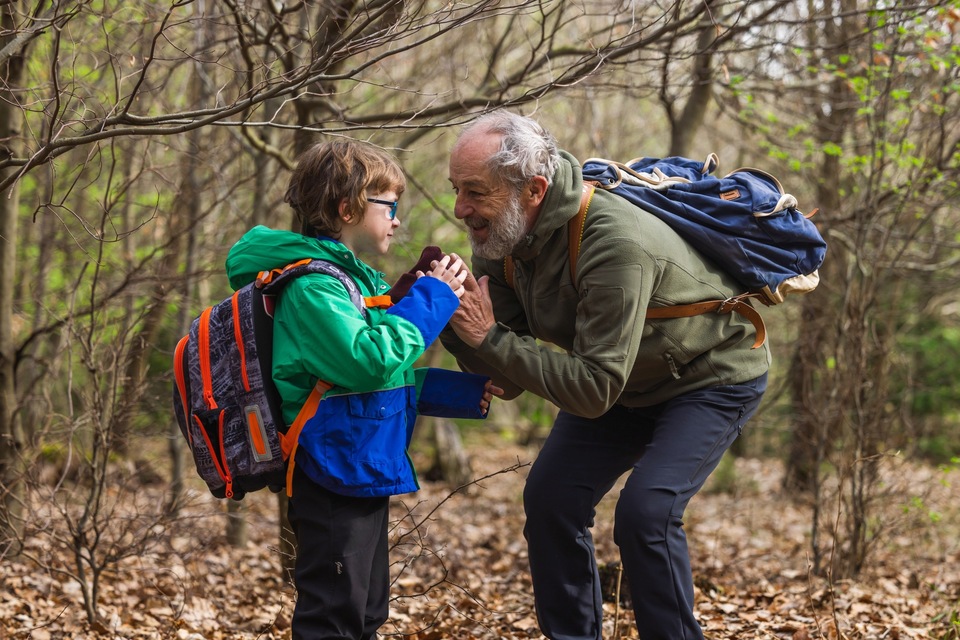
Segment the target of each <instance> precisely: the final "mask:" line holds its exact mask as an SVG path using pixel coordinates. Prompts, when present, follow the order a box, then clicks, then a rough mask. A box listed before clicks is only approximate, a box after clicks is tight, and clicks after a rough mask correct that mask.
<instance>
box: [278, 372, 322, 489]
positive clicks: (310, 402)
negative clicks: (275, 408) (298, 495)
mask: <svg viewBox="0 0 960 640" xmlns="http://www.w3.org/2000/svg"><path fill="white" fill-rule="evenodd" d="M332 386H333V385H331V384H330V383H329V382H324V381H323V380H317V384H316V385H315V386H314V387H313V391H311V392H310V395H309V396H307V401H306V402H304V403H303V406H302V407H300V412H299V413H298V414H297V417H296V418H295V419H294V421H293V424H291V425H290V428H289V429H287V432H286V433H284V434H281V436H280V449H281V450H282V451H283V457H284V458H285V459H286V461H287V497H288V498H289V497H291V496H293V469H294V467H295V466H296V464H297V463H296V458H297V447H298V446H299V444H300V432H301V431H303V425H305V424H306V423H307V420H309V419H310V418H312V417H313V415H314V414H315V413H316V412H317V407H318V406H319V405H320V401H321V400H322V399H323V394H325V393H326V392H327V391H329V390H330V388H331V387H332Z"/></svg>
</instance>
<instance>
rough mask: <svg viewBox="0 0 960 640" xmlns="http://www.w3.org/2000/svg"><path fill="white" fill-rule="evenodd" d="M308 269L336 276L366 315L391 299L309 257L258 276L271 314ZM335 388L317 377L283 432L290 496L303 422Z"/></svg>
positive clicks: (311, 271)
mask: <svg viewBox="0 0 960 640" xmlns="http://www.w3.org/2000/svg"><path fill="white" fill-rule="evenodd" d="M308 273H323V274H326V275H329V276H333V277H335V278H336V279H337V280H339V281H340V282H341V283H342V284H343V286H344V287H345V288H346V290H347V293H348V294H349V295H350V301H351V302H353V304H354V306H355V307H357V310H358V311H360V314H361V315H362V316H363V317H366V316H367V308H368V307H379V306H383V303H384V300H383V298H386V302H387V303H389V302H390V298H389V296H370V297H364V296H363V294H362V292H361V291H360V288H359V287H357V283H356V282H354V281H353V278H351V277H350V276H349V275H347V273H346V271H344V270H343V269H342V268H341V267H340V266H339V265H336V264H334V263H332V262H329V261H327V260H321V259H319V258H317V259H311V258H306V259H304V260H298V261H297V262H292V263H290V264H288V265H287V266H285V267H283V268H281V269H272V270H270V271H261V272H260V274H259V275H258V276H257V287H259V288H260V289H261V290H262V291H263V301H264V308H265V309H266V311H267V313H268V314H269V315H270V317H273V307H274V306H275V304H276V296H277V295H278V294H279V293H280V292H281V291H282V290H283V288H284V287H285V286H286V285H287V284H288V283H289V282H291V281H292V280H293V279H294V278H297V277H299V276H302V275H306V274H308ZM331 388H333V385H332V384H330V383H329V382H326V381H325V380H317V383H316V384H315V385H314V387H313V389H312V390H311V391H310V395H309V396H307V400H306V402H304V403H303V406H302V407H300V411H299V412H297V417H296V418H294V420H293V423H292V424H291V425H290V427H289V428H288V429H287V431H286V433H280V434H279V435H280V449H281V451H282V454H283V458H284V460H286V461H287V474H286V490H287V497H291V496H293V470H294V469H295V468H296V466H297V462H296V458H297V448H298V447H299V445H300V432H301V431H303V426H304V425H305V424H306V423H307V420H309V419H310V418H311V417H313V415H314V414H315V413H316V412H317V406H318V405H319V404H320V401H321V400H323V394H325V393H326V392H327V391H329V390H330V389H331Z"/></svg>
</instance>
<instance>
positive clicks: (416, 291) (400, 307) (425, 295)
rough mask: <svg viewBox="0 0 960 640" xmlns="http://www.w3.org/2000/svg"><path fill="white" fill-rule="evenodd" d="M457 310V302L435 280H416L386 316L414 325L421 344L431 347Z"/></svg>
mask: <svg viewBox="0 0 960 640" xmlns="http://www.w3.org/2000/svg"><path fill="white" fill-rule="evenodd" d="M459 306H460V299H459V298H458V297H457V296H456V294H455V293H454V292H453V291H452V290H451V289H450V286H449V285H447V284H446V283H445V282H443V281H441V280H439V279H438V278H432V277H429V276H424V277H423V278H419V279H418V280H417V281H416V282H415V283H413V286H412V287H410V291H408V292H407V294H406V295H404V296H403V298H401V299H400V301H399V302H397V303H396V304H395V305H393V306H392V307H390V309H388V310H387V314H391V315H395V316H397V317H400V318H403V319H404V320H406V321H407V322H409V323H411V324H412V325H414V326H415V327H416V328H417V329H418V330H419V331H420V334H421V335H422V336H423V344H424V345H425V346H428V345H430V344H433V341H434V340H436V339H437V336H439V335H440V332H441V331H443V328H444V327H445V326H446V325H447V322H448V321H449V320H450V317H451V316H452V315H453V312H454V311H456V310H457V307H459Z"/></svg>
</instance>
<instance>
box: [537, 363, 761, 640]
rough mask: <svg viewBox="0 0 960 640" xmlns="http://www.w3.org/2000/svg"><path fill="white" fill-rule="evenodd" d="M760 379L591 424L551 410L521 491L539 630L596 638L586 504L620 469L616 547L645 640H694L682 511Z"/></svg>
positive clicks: (698, 635) (737, 426) (732, 434)
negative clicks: (554, 416)
mask: <svg viewBox="0 0 960 640" xmlns="http://www.w3.org/2000/svg"><path fill="white" fill-rule="evenodd" d="M766 380H767V376H766V375H763V376H761V377H760V378H757V379H755V380H752V381H749V382H746V383H743V384H738V385H730V386H716V387H709V388H705V389H701V390H699V391H694V392H690V393H687V394H684V395H682V396H679V397H677V398H674V399H672V400H669V401H667V402H664V403H662V404H659V405H656V406H652V407H644V408H633V409H628V408H626V407H621V406H615V407H613V408H612V409H611V410H610V411H608V412H607V413H606V414H605V415H603V416H600V417H599V418H592V419H588V418H579V417H577V416H574V415H571V414H569V413H566V412H560V414H559V415H558V416H557V419H556V421H555V422H554V425H553V428H552V430H551V432H550V434H549V436H548V437H547V440H546V442H545V443H544V446H543V449H542V450H541V451H540V453H539V455H538V456H537V460H536V461H535V462H534V463H533V466H532V467H531V469H530V473H529V476H528V477H527V482H526V486H525V488H524V494H523V503H524V510H525V512H526V516H527V520H526V525H525V527H524V537H526V539H527V546H528V552H529V558H530V571H531V575H532V578H533V589H534V599H535V602H536V607H537V617H538V618H539V621H540V630H541V632H542V633H543V634H544V635H545V636H547V637H548V638H551V639H552V640H600V638H601V635H600V631H601V617H602V614H603V610H602V605H601V591H600V577H599V574H598V572H597V562H596V558H595V555H594V546H593V538H592V536H591V533H590V528H591V527H592V526H593V519H594V515H595V509H594V508H595V507H596V505H597V503H598V502H600V499H601V498H602V497H603V496H604V494H606V493H607V492H608V491H609V490H610V489H611V488H612V487H613V485H614V484H615V483H616V481H617V480H618V479H619V478H620V476H622V475H623V474H624V473H626V472H628V471H629V476H628V477H627V479H626V484H625V485H624V487H623V489H622V491H621V492H620V497H619V499H618V501H617V505H616V511H615V516H614V540H615V541H616V543H617V546H618V547H619V548H620V557H621V560H622V562H623V566H624V570H625V572H626V575H627V580H628V582H629V588H630V594H631V597H632V600H633V610H634V613H635V615H636V621H637V628H638V630H639V632H640V637H641V638H642V639H643V640H701V639H702V638H703V632H702V631H701V629H700V626H699V624H698V623H697V621H696V618H695V617H694V614H693V576H692V573H691V569H690V557H689V553H688V550H687V541H686V536H685V534H684V531H683V520H682V518H683V513H684V510H685V509H686V506H687V503H688V502H689V501H690V498H692V497H693V496H694V494H696V493H697V491H699V490H700V488H701V487H702V486H703V483H704V482H705V481H706V479H707V476H709V475H710V473H711V472H712V471H713V470H714V469H715V468H716V466H717V464H718V463H719V462H720V458H721V457H722V456H723V453H724V452H725V451H726V450H727V448H728V447H729V446H730V445H731V444H732V443H733V441H734V440H735V439H736V437H737V435H739V433H740V431H741V430H742V428H743V425H744V423H745V422H746V421H747V420H748V419H749V418H750V416H752V415H753V413H754V412H755V411H756V409H757V406H758V405H759V403H760V398H761V396H762V395H763V392H764V390H765V389H766Z"/></svg>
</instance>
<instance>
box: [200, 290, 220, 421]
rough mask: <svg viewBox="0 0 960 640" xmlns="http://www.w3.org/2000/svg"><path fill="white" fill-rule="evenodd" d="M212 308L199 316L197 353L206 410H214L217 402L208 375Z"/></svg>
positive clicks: (211, 381)
mask: <svg viewBox="0 0 960 640" xmlns="http://www.w3.org/2000/svg"><path fill="white" fill-rule="evenodd" d="M211 311H213V307H207V308H206V309H205V310H204V312H203V313H202V314H200V327H199V330H198V334H199V339H198V342H199V345H198V346H199V351H198V353H199V354H200V376H201V377H202V378H203V399H204V401H205V402H206V403H207V408H208V409H216V408H217V401H216V399H214V397H213V380H212V378H211V375H210V312H211Z"/></svg>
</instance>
